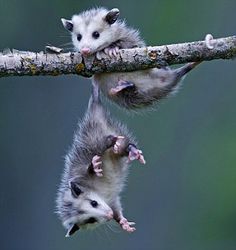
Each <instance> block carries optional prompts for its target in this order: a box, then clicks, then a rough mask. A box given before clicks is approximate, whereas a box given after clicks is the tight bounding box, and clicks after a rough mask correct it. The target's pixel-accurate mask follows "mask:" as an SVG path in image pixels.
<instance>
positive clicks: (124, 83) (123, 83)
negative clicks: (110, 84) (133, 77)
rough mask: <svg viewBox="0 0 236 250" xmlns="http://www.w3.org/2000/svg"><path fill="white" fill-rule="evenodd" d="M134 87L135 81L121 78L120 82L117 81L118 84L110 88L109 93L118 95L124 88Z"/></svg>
mask: <svg viewBox="0 0 236 250" xmlns="http://www.w3.org/2000/svg"><path fill="white" fill-rule="evenodd" d="M133 87H134V84H133V83H130V82H127V81H123V80H119V81H118V83H117V86H116V87H114V88H111V89H110V91H109V94H110V95H116V94H118V93H119V92H121V91H122V90H124V89H128V88H133Z"/></svg>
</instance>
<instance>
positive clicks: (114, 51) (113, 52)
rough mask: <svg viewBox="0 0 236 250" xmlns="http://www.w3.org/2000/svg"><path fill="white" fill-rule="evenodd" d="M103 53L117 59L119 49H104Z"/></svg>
mask: <svg viewBox="0 0 236 250" xmlns="http://www.w3.org/2000/svg"><path fill="white" fill-rule="evenodd" d="M104 52H105V54H107V55H108V56H109V57H117V56H118V53H119V47H108V48H105V49H104Z"/></svg>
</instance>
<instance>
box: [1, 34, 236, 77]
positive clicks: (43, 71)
mask: <svg viewBox="0 0 236 250" xmlns="http://www.w3.org/2000/svg"><path fill="white" fill-rule="evenodd" d="M210 42H211V46H209V45H208V44H207V40H205V41H197V42H190V43H180V44H171V45H162V46H154V47H145V48H135V49H126V50H120V56H119V57H118V58H116V59H115V58H109V57H108V56H105V57H104V58H102V59H101V60H98V59H97V58H95V57H94V56H90V57H88V58H83V57H81V55H80V53H77V52H68V53H45V52H39V53H35V52H28V51H27V52H26V51H17V50H13V51H10V50H7V51H4V52H3V53H0V77H5V76H25V75H31V76H32V75H52V76H56V75H62V74H78V75H82V76H85V77H89V76H92V75H93V74H94V73H101V72H122V71H134V70H141V69H147V68H153V67H161V66H164V65H171V64H180V63H186V62H196V61H210V60H215V59H233V58H234V57H236V36H230V37H225V38H219V39H213V40H211V41H210Z"/></svg>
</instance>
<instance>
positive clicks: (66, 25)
mask: <svg viewBox="0 0 236 250" xmlns="http://www.w3.org/2000/svg"><path fill="white" fill-rule="evenodd" d="M61 22H62V24H63V26H64V28H65V29H66V30H69V31H70V32H72V31H73V23H72V22H71V20H67V19H65V18H61Z"/></svg>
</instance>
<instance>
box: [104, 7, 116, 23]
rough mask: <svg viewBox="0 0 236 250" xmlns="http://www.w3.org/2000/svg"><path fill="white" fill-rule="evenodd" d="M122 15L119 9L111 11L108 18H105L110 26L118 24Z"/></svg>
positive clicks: (107, 15)
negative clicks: (117, 21)
mask: <svg viewBox="0 0 236 250" xmlns="http://www.w3.org/2000/svg"><path fill="white" fill-rule="evenodd" d="M119 15H120V11H119V10H118V9H117V8H114V9H111V10H109V11H108V13H107V14H106V16H105V17H104V20H105V21H106V22H107V23H108V24H113V23H114V22H116V20H117V19H118V17H119Z"/></svg>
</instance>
